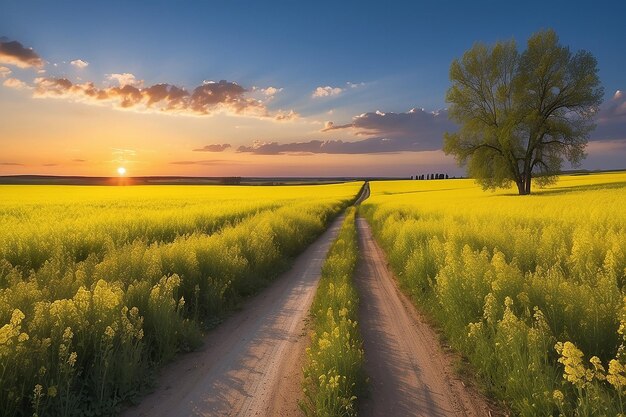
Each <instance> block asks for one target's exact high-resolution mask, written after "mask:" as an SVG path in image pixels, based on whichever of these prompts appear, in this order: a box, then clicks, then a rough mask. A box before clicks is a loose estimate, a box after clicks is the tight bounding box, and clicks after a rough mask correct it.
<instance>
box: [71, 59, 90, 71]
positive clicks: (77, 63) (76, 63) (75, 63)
mask: <svg viewBox="0 0 626 417" xmlns="http://www.w3.org/2000/svg"><path fill="white" fill-rule="evenodd" d="M70 64H71V65H72V66H74V67H76V68H78V69H83V68H87V66H88V65H89V62H87V61H83V60H82V59H75V60H73V61H71V62H70Z"/></svg>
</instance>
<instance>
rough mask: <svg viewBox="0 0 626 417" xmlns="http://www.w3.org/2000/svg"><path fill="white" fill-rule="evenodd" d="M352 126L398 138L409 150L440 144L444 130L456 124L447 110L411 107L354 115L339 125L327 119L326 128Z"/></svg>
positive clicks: (358, 130) (365, 133)
mask: <svg viewBox="0 0 626 417" xmlns="http://www.w3.org/2000/svg"><path fill="white" fill-rule="evenodd" d="M341 129H350V130H352V131H354V133H355V134H356V135H358V136H377V137H382V138H387V139H396V140H395V141H394V142H395V143H397V144H399V143H403V144H404V145H405V147H406V148H409V150H421V151H424V150H434V149H439V148H441V142H442V138H443V133H444V132H446V131H453V130H455V129H456V125H455V124H454V123H452V122H451V121H450V120H448V112H447V111H446V110H439V111H436V112H427V111H425V110H424V109H411V110H409V111H408V112H406V113H393V112H387V113H383V112H380V111H376V112H370V113H364V114H361V115H359V116H356V117H354V118H353V119H352V123H348V124H344V125H336V124H334V123H332V122H328V123H326V127H325V128H324V129H323V130H322V131H323V132H329V131H333V130H341Z"/></svg>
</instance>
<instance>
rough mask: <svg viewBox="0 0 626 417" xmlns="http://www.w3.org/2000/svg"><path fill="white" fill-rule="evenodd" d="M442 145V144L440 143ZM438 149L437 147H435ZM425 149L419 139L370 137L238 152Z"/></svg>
mask: <svg viewBox="0 0 626 417" xmlns="http://www.w3.org/2000/svg"><path fill="white" fill-rule="evenodd" d="M439 147H441V144H439ZM434 149H437V148H434ZM424 150H429V149H425V148H424V147H423V146H422V145H421V144H420V143H419V142H418V141H416V140H411V139H406V138H368V139H362V140H357V141H354V142H347V141H343V140H310V141H308V142H291V143H278V142H258V141H257V142H255V143H253V144H252V145H250V146H240V147H239V148H237V152H240V153H253V154H256V155H280V154H300V155H302V154H314V153H326V154H367V153H388V152H419V151H424ZM430 150H432V149H430Z"/></svg>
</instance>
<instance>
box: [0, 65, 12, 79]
mask: <svg viewBox="0 0 626 417" xmlns="http://www.w3.org/2000/svg"><path fill="white" fill-rule="evenodd" d="M11 73H12V71H11V70H10V69H9V68H7V67H2V66H0V78H6V77H8V76H9V75H11Z"/></svg>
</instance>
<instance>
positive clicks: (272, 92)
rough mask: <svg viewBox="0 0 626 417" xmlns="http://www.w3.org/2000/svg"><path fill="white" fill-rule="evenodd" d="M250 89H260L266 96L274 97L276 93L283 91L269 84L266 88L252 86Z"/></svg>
mask: <svg viewBox="0 0 626 417" xmlns="http://www.w3.org/2000/svg"><path fill="white" fill-rule="evenodd" d="M252 90H253V91H260V92H261V93H263V95H265V96H266V97H274V96H275V95H276V94H278V93H280V92H281V91H283V89H282V88H276V87H271V86H270V87H267V88H258V87H252Z"/></svg>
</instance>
